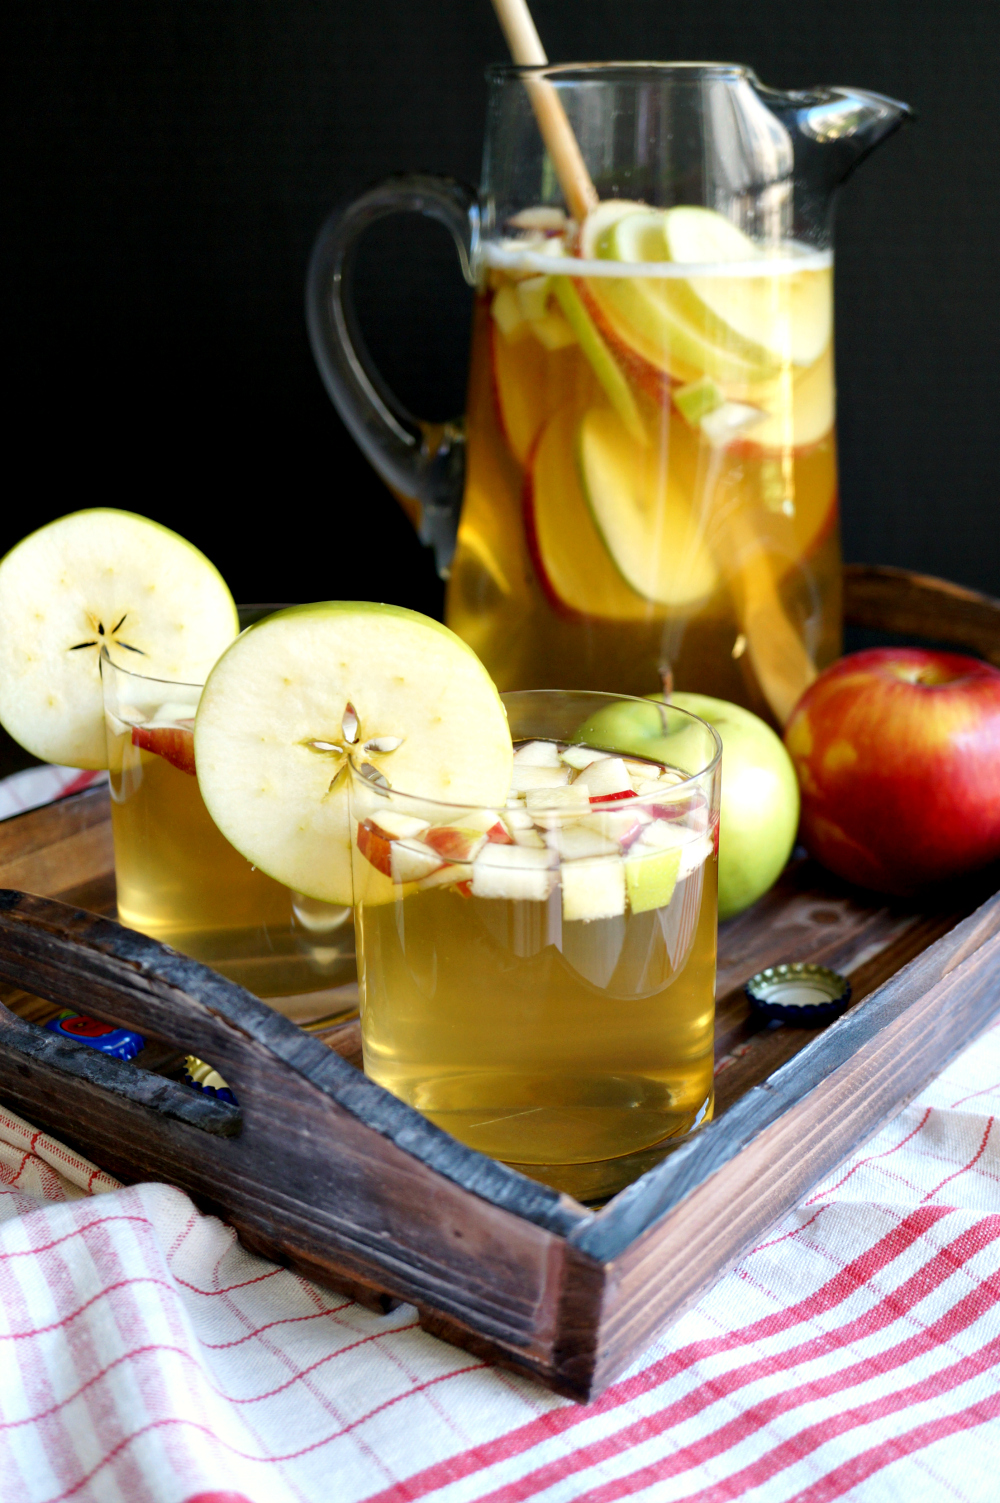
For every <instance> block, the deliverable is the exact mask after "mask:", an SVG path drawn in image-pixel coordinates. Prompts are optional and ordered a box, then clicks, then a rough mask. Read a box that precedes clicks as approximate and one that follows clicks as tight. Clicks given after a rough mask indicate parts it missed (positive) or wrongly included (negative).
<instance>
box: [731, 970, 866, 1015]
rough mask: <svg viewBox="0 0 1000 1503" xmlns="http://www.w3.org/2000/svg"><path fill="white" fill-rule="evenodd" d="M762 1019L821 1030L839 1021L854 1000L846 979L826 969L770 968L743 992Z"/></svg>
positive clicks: (753, 977)
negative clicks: (826, 1025) (825, 1024)
mask: <svg viewBox="0 0 1000 1503" xmlns="http://www.w3.org/2000/svg"><path fill="white" fill-rule="evenodd" d="M743 990H744V991H745V992H746V994H747V997H748V998H749V1000H750V1005H751V1007H752V1008H753V1009H754V1011H755V1012H756V1013H757V1014H758V1016H759V1017H762V1018H767V1019H768V1020H770V1021H775V1022H779V1023H791V1024H792V1025H793V1027H799V1028H821V1027H822V1026H823V1024H824V1023H832V1022H833V1020H834V1018H839V1017H840V1014H841V1013H842V1012H844V1011H845V1009H846V1008H847V1005H848V1003H849V1002H850V1000H851V983H850V982H849V981H848V980H847V978H846V976H841V975H839V974H838V973H837V972H836V971H831V970H830V968H829V966H825V965H807V964H804V963H802V962H797V963H796V964H794V965H771V966H768V968H767V970H766V971H758V972H757V974H756V976H751V978H750V980H749V981H748V982H747V984H746V986H745V987H744V988H743Z"/></svg>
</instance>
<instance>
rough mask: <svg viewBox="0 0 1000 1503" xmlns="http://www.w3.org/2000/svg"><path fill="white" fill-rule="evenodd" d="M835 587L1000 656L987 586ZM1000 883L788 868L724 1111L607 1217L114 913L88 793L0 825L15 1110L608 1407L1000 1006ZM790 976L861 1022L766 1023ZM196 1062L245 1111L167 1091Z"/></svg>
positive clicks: (737, 981)
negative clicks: (822, 985)
mask: <svg viewBox="0 0 1000 1503" xmlns="http://www.w3.org/2000/svg"><path fill="white" fill-rule="evenodd" d="M844 594H845V614H846V616H847V619H848V620H850V621H853V622H854V623H855V624H858V625H863V626H869V627H874V628H878V629H881V630H889V631H895V632H899V633H905V634H908V635H921V634H924V635H926V636H929V637H931V638H933V639H934V640H936V641H941V642H950V643H953V644H954V645H956V646H961V647H966V648H970V649H972V650H975V651H978V652H979V653H981V654H982V655H983V656H985V657H988V658H989V659H990V660H991V661H994V662H997V663H998V664H1000V603H998V602H996V601H992V600H990V599H989V598H988V597H986V596H981V595H976V594H974V592H971V591H967V590H961V589H959V588H958V587H957V586H952V585H948V584H945V583H944V582H942V581H936V580H932V579H929V578H927V577H925V576H918V575H910V574H906V573H905V572H904V571H899V570H888V569H875V568H869V567H861V566H855V567H853V568H849V569H847V570H845V575H844ZM997 886H998V876H997V873H996V872H987V873H981V874H979V875H977V876H976V877H975V878H974V879H972V880H970V881H968V882H966V883H964V884H952V885H951V886H950V887H949V889H948V890H947V892H945V893H943V894H938V895H930V896H928V897H927V898H925V900H923V901H922V902H921V903H904V902H896V901H886V900H882V899H880V898H878V897H877V896H875V895H872V894H865V893H862V892H859V891H857V890H855V889H852V888H850V887H848V886H847V885H846V884H844V883H840V882H838V881H836V880H835V879H833V878H831V877H830V876H829V875H828V874H826V873H823V872H822V871H820V869H819V868H817V867H815V866H814V865H813V864H811V863H810V862H808V861H805V860H800V861H796V862H793V863H792V865H791V866H790V867H789V869H788V871H787V872H786V873H785V874H784V876H783V877H782V879H781V881H780V882H779V884H778V885H777V886H776V887H775V889H774V890H773V891H772V892H771V893H770V894H768V895H767V897H765V898H764V899H762V901H761V902H760V903H759V904H757V905H756V906H755V908H754V909H752V910H750V911H749V912H748V913H746V914H743V915H741V916H740V917H739V918H738V919H736V920H734V921H732V922H731V923H730V924H728V925H724V926H723V927H722V930H721V932H720V951H719V996H718V1009H717V1025H716V1061H717V1074H716V1099H717V1106H716V1119H715V1121H713V1122H712V1123H710V1124H708V1126H707V1127H706V1128H705V1129H704V1131H703V1132H702V1133H700V1134H699V1135H698V1136H696V1137H693V1138H691V1139H689V1140H687V1141H686V1142H685V1143H683V1144H682V1145H680V1146H679V1147H678V1148H677V1149H676V1151H675V1152H674V1153H673V1154H672V1155H671V1156H670V1157H669V1158H667V1159H666V1160H664V1162H663V1163H661V1164H660V1165H659V1166H658V1167H657V1168H656V1169H654V1170H652V1171H651V1172H650V1173H648V1174H647V1175H645V1176H644V1177H643V1179H641V1180H640V1181H638V1182H637V1183H636V1184H635V1185H633V1186H631V1187H630V1188H629V1189H628V1190H626V1191H624V1192H623V1193H622V1194H621V1195H619V1196H618V1197H616V1198H615V1200H613V1201H612V1202H610V1204H609V1205H607V1206H606V1207H604V1208H603V1209H602V1210H600V1211H596V1212H594V1211H588V1210H586V1209H585V1208H584V1207H582V1206H579V1205H577V1204H576V1203H575V1202H574V1201H572V1200H570V1199H569V1198H568V1197H566V1196H561V1195H558V1194H557V1193H556V1192H555V1191H553V1190H549V1189H547V1188H546V1187H544V1186H541V1185H538V1184H535V1183H534V1182H533V1181H530V1180H528V1179H526V1178H524V1177H523V1176H521V1175H520V1174H518V1173H516V1172H515V1171H513V1170H511V1169H508V1168H506V1167H505V1166H504V1165H502V1164H497V1163H494V1162H493V1161H491V1160H489V1159H486V1158H484V1157H482V1156H481V1155H479V1154H477V1153H475V1152H474V1151H473V1150H471V1149H468V1148H465V1147H464V1146H463V1145H461V1144H459V1143H457V1142H455V1141H454V1140H453V1139H451V1138H450V1137H449V1136H448V1135H447V1134H446V1133H443V1132H441V1131H440V1130H439V1129H437V1128H435V1127H434V1126H433V1125H432V1124H431V1123H429V1122H427V1121H426V1120H425V1119H424V1118H423V1117H421V1116H419V1114H418V1113H416V1112H414V1111H412V1110H411V1109H410V1108H409V1107H406V1106H405V1105H404V1104H403V1103H402V1102H400V1101H397V1100H396V1099H395V1098H394V1097H392V1096H390V1095H388V1094H387V1093H386V1092H384V1091H382V1090H381V1089H380V1088H379V1087H378V1086H376V1085H375V1084H374V1082H372V1081H369V1080H367V1079H366V1078H365V1077H364V1076H363V1074H361V1072H360V1070H359V1068H358V1066H359V1065H360V1062H361V1061H360V1036H359V1031H358V1026H357V1024H356V1023H354V1024H346V1025H342V1026H341V1027H339V1028H336V1029H333V1030H331V1031H330V1032H329V1034H328V1035H327V1037H326V1040H325V1042H324V1041H321V1040H320V1039H318V1038H316V1037H309V1036H308V1035H306V1034H304V1033H303V1032H302V1031H301V1030H299V1029H298V1028H296V1027H295V1026H294V1025H293V1024H292V1023H290V1022H289V1021H288V1020H287V1019H285V1018H283V1017H281V1016H280V1015H279V1014H277V1013H275V1012H273V1011H272V1010H271V1009H269V1008H268V1007H266V1006H265V1005H264V1004H263V1003H261V1002H259V1001H258V1000H257V999H256V998H254V997H251V996H250V995H249V994H248V993H246V992H244V991H243V990H242V989H241V988H240V987H238V986H236V985H234V984H233V983H231V982H229V981H226V980H224V978H222V977H220V976H218V975H217V974H216V973H214V972H212V971H210V970H208V969H207V968H206V967H204V966H200V965H198V964H197V963H196V962H194V961H191V960H187V959H186V958H184V957H182V956H178V955H176V954H174V953H173V952H172V951H170V950H167V949H166V948H165V947H163V946H161V945H157V944H156V943H154V942H153V941H151V940H148V939H145V938H144V937H143V936H141V935H136V934H133V933H131V932H130V931H128V930H124V929H122V928H120V927H119V926H118V925H117V924H114V923H112V922H109V921H107V920H104V919H102V918H99V917H96V916H95V914H97V913H100V912H111V911H113V902H114V885H113V871H112V853H111V841H110V827H109V819H108V798H107V793H106V791H104V790H95V791H92V792H90V793H87V794H83V795H79V796H77V797H75V798H72V799H69V800H66V801H64V802H63V803H62V804H58V805H53V806H50V807H49V808H47V809H43V810H38V811H35V812H33V813H31V814H26V815H23V816H20V817H19V818H17V819H14V820H10V821H8V822H7V823H6V824H2V825H0V887H5V888H8V889H10V888H14V889H21V890H20V891H13V892H5V893H0V997H2V998H3V999H4V1000H5V1001H6V1002H7V1004H8V1005H7V1007H3V1006H0V1045H2V1047H0V1095H2V1097H3V1098H4V1099H5V1100H6V1101H8V1102H10V1104H11V1105H12V1106H13V1107H14V1109H15V1110H18V1111H21V1112H22V1113H23V1114H24V1115H25V1116H27V1117H29V1118H30V1119H32V1120H34V1121H36V1122H38V1123H40V1124H41V1125H43V1126H45V1127H47V1128H48V1129H49V1130H51V1131H53V1132H55V1133H57V1134H58V1135H59V1136H61V1137H63V1138H65V1139H66V1140H67V1141H69V1142H71V1143H73V1144H74V1145H75V1146H77V1147H79V1148H80V1149H81V1150H83V1151H84V1152H86V1153H87V1154H89V1155H90V1156H91V1157H93V1158H94V1159H96V1161H97V1162H98V1163H100V1164H101V1165H102V1166H104V1167H105V1168H107V1169H108V1170H110V1171H111V1172H112V1173H113V1174H117V1175H118V1176H119V1177H120V1178H122V1179H124V1180H126V1181H130V1180H136V1179H139V1178H142V1177H148V1176H155V1177H158V1178H161V1179H164V1180H167V1181H169V1182H171V1183H174V1184H177V1185H179V1186H181V1187H182V1188H183V1189H185V1190H187V1191H188V1192H189V1193H191V1194H192V1195H193V1196H194V1197H195V1198H196V1200H198V1202H199V1203H200V1204H202V1205H203V1206H205V1207H207V1208H209V1209H212V1210H215V1211H217V1212H218V1213H219V1214H222V1215H224V1216H226V1218H227V1219H228V1220H229V1221H230V1222H231V1223H232V1224H233V1225H234V1226H235V1228H236V1230H237V1232H238V1233H239V1235H240V1237H241V1238H242V1239H243V1241H244V1242H245V1243H246V1244H247V1245H248V1246H250V1247H252V1248H254V1249H256V1250H258V1251H261V1252H263V1253H265V1254H267V1255H268V1256H270V1257H274V1258H277V1259H279V1260H281V1261H284V1262H286V1263H288V1264H289V1265H290V1266H292V1267H294V1268H296V1269H298V1270H300V1271H301V1272H303V1273H304V1274H306V1275H308V1276H310V1277H313V1278H316V1279H318V1280H320V1281H321V1282H325V1283H328V1284H331V1285H333V1286H334V1287H336V1288H339V1289H343V1290H344V1291H345V1292H347V1293H350V1294H352V1295H354V1296H355V1297H356V1298H359V1299H361V1300H363V1301H364V1302H365V1303H367V1304H369V1305H371V1306H372V1307H373V1308H376V1309H379V1308H386V1307H387V1306H388V1305H390V1304H391V1303H393V1302H394V1301H397V1300H400V1299H403V1300H409V1301H412V1302H413V1303H414V1304H415V1305H416V1306H417V1308H418V1311H419V1313H420V1319H421V1322H422V1324H424V1326H425V1327H426V1328H427V1329H428V1330H431V1331H434V1332H435V1333H436V1334H438V1335H441V1336H443V1337H445V1338H446V1339H448V1340H450V1341H454V1342H457V1343H458V1344H460V1345H462V1346H465V1347H468V1348H469V1349H470V1350H472V1351H475V1352H478V1353H481V1354H483V1355H486V1356H488V1357H490V1358H491V1359H492V1360H495V1361H499V1362H502V1363H504V1364H506V1365H508V1366H511V1367H513V1368H515V1369H516V1370H517V1371H519V1372H523V1373H528V1374H531V1375H533V1376H535V1377H537V1378H538V1379H539V1380H540V1381H542V1382H544V1383H546V1384H547V1385H549V1386H550V1387H552V1388H555V1389H557V1390H559V1391H560V1392H563V1393H568V1394H570V1395H572V1396H573V1397H575V1398H580V1399H583V1398H592V1397H594V1396H595V1395H596V1394H597V1393H599V1392H600V1391H601V1389H602V1388H603V1387H604V1386H605V1385H606V1384H607V1383H608V1382H610V1381H611V1380H612V1379H613V1378H614V1377H615V1376H616V1375H617V1374H618V1373H619V1372H620V1371H621V1370H622V1368H623V1367H624V1366H626V1365H627V1364H628V1363H629V1362H631V1361H632V1360H633V1359H634V1358H635V1357H636V1356H637V1355H638V1353H639V1352H640V1351H641V1350H642V1348H643V1347H644V1346H645V1345H646V1344H647V1343H648V1342H649V1341H650V1340H651V1339H652V1337H653V1336H655V1334H656V1332H657V1331H658V1330H660V1329H662V1327H663V1326H664V1325H665V1324H666V1323H667V1322H669V1321H670V1320H672V1319H674V1318H676V1316H677V1315H678V1314H679V1313H680V1312H681V1311H682V1310H683V1309H685V1308H686V1307H687V1306H688V1305H689V1304H690V1303H691V1302H692V1301H693V1300H694V1299H696V1298H697V1297H698V1296H699V1295H700V1294H701V1293H702V1292H703V1291H704V1289H705V1288H707V1287H708V1285H709V1284H710V1283H711V1282H712V1281H713V1280H714V1279H715V1278H717V1277H718V1276H719V1274H720V1273H721V1272H723V1270H724V1269H726V1268H728V1267H731V1266H732V1265H733V1264H734V1263H735V1262H736V1261H737V1260H738V1259H739V1258H740V1256H741V1255H742V1254H743V1253H744V1251H745V1250H746V1248H747V1247H748V1246H750V1245H752V1244H753V1242H755V1241H757V1240H759V1239H760V1237H761V1236H762V1235H763V1234H764V1232H765V1231H766V1229H767V1227H768V1226H769V1225H771V1224H773V1222H774V1221H775V1220H776V1219H777V1218H779V1217H780V1216H781V1215H782V1214H783V1213H785V1212H786V1211H787V1210H789V1209H790V1208H791V1207H792V1206H794V1205H795V1204H796V1203H798V1202H799V1201H801V1200H802V1199H803V1198H805V1197H806V1196H807V1195H808V1193H809V1190H810V1189H811V1188H812V1186H813V1185H815V1184H816V1182H817V1181H818V1180H819V1179H820V1178H821V1177H822V1176H824V1175H826V1174H828V1173H829V1172H831V1171H832V1170H833V1169H834V1168H835V1167H836V1165H837V1164H838V1163H839V1162H841V1161H842V1160H843V1159H844V1158H845V1157H846V1156H847V1155H848V1154H849V1153H850V1152H851V1151H852V1150H853V1149H854V1148H855V1147H856V1146H857V1144H859V1143H860V1142H862V1141H864V1139H865V1138H867V1137H869V1136H871V1134H872V1133H874V1132H875V1131H876V1130H877V1129H878V1128H879V1127H880V1126H881V1125H882V1124H883V1123H884V1122H885V1121H886V1120H887V1119H888V1118H890V1117H891V1116H893V1115H894V1114H895V1113H897V1112H898V1111H900V1110H901V1109H902V1107H903V1106H905V1104H906V1102H907V1101H909V1100H911V1099H912V1097H913V1096H914V1095H915V1094H916V1092H918V1091H919V1090H920V1089H921V1088H922V1086H923V1085H924V1084H926V1082H927V1081H928V1080H929V1079H930V1078H932V1076H933V1075H934V1074H935V1073H936V1072H937V1071H938V1070H939V1069H940V1068H941V1067H942V1065H943V1064H944V1063H945V1061H946V1060H947V1059H949V1058H950V1057H951V1056H952V1055H953V1054H955V1053H956V1052H957V1051H958V1050H959V1049H961V1048H962V1047H964V1046H965V1044H966V1043H967V1042H968V1041H969V1040H970V1039H972V1038H974V1037H975V1035H976V1033H977V1032H978V1031H979V1030H980V1029H982V1028H983V1027H984V1026H986V1025H987V1024H988V1023H989V1022H990V1021H991V1020H992V1018H994V1017H995V1016H996V1015H997V1014H998V1013H1000V894H996V889H997ZM26 891H27V892H30V893H34V894H37V895H38V896H25V892H26ZM59 897H61V898H63V899H64V900H67V902H68V904H70V905H74V906H66V904H65V903H60V902H58V901H55V899H56V898H59ZM88 909H89V910H91V911H89V912H88V911H86V910H88ZM781 960H820V961H824V962H825V963H827V964H831V965H833V966H835V967H836V968H837V969H838V970H842V971H846V972H847V973H848V974H849V975H850V977H851V980H852V985H853V989H854V999H855V1001H854V1004H853V1005H852V1008H851V1010H850V1011H849V1012H848V1013H847V1014H846V1015H845V1016H844V1017H843V1018H842V1019H840V1020H839V1021H838V1022H837V1023H836V1024H834V1025H833V1026H832V1027H830V1028H828V1029H826V1030H822V1031H812V1032H810V1031H807V1030H796V1029H792V1028H788V1027H780V1026H777V1025H770V1026H768V1027H764V1028H761V1027H759V1026H758V1025H757V1024H756V1023H755V1022H754V1020H753V1019H752V1017H751V1015H750V1011H749V1008H748V1006H747V1003H746V999H745V997H744V995H743V991H742V986H743V982H744V981H745V980H746V979H747V978H748V977H749V976H750V975H752V974H753V973H754V972H755V971H756V970H759V969H760V968H761V967H763V966H765V965H768V964H773V963H775V962H778V961H781ZM57 1004H58V1005H67V1004H68V1005H73V1006H79V1007H81V1008H82V1009H84V1010H85V1011H88V1012H91V1013H93V1014H94V1015H95V1016H97V1017H100V1018H104V1019H106V1020H107V1021H109V1022H115V1023H119V1024H123V1025H124V1026H127V1027H134V1028H137V1029H138V1030H139V1031H140V1032H142V1033H143V1034H144V1035H145V1036H146V1037H147V1040H148V1044H147V1049H146V1050H145V1051H144V1052H143V1054H142V1055H141V1056H140V1059H139V1062H138V1064H139V1066H143V1065H145V1066H148V1068H145V1069H144V1068H138V1067H134V1066H126V1065H117V1064H116V1062H114V1061H106V1060H103V1059H101V1057H100V1056H96V1055H94V1054H93V1052H92V1051H88V1050H86V1049H85V1048H84V1046H81V1045H77V1044H72V1043H69V1042H67V1041H65V1040H61V1039H58V1038H57V1037H56V1036H55V1035H52V1034H48V1033H45V1032H44V1031H42V1030H40V1029H39V1028H38V1027H37V1024H38V1023H39V1022H41V1021H44V1020H45V1018H46V1017H47V1016H49V1015H50V1013H51V1010H52V1008H53V1006H54V1005H57ZM189 1051H190V1052H194V1053H197V1054H200V1055H201V1056H202V1057H203V1058H207V1059H209V1060H211V1062H212V1063H213V1064H215V1065H216V1066H217V1067H218V1068H219V1069H220V1070H221V1071H222V1073H223V1074H224V1075H225V1076H226V1078H227V1079H228V1080H229V1081H230V1083H231V1084H232V1086H233V1088H234V1090H235V1092H236V1095H237V1097H238V1099H239V1102H240V1107H239V1109H238V1110H237V1109H233V1108H228V1109H222V1104H221V1103H217V1102H207V1101H206V1100H205V1098H202V1097H199V1096H196V1095H195V1093H193V1092H191V1091H189V1089H188V1088H187V1087H184V1086H183V1085H181V1084H179V1083H178V1082H177V1081H176V1080H174V1079H171V1078H169V1077H170V1075H171V1071H173V1072H174V1073H176V1063H177V1060H178V1058H179V1055H180V1054H181V1053H185V1052H189ZM108 1067H112V1068H108ZM210 1108H216V1110H211V1109H210ZM227 1134H228V1135H227Z"/></svg>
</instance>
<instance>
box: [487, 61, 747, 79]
mask: <svg viewBox="0 0 1000 1503" xmlns="http://www.w3.org/2000/svg"><path fill="white" fill-rule="evenodd" d="M485 72H486V80H487V82H488V83H508V82H510V81H511V80H512V79H525V78H549V79H552V80H553V81H555V82H559V81H562V82H564V83H590V82H593V81H595V80H596V81H598V82H599V81H601V79H606V80H607V81H609V82H610V76H611V75H612V74H615V73H621V74H625V75H626V76H629V75H631V76H633V77H638V76H639V75H641V74H647V75H652V76H653V77H660V78H664V77H667V76H668V75H670V74H678V75H680V76H682V77H683V76H684V75H687V76H688V77H690V78H700V77H706V76H707V77H716V78H733V79H749V80H751V81H752V82H757V75H756V73H755V72H754V70H753V69H752V68H751V67H749V66H748V65H747V64H746V63H716V62H699V61H697V60H695V61H691V62H657V61H654V60H652V59H631V60H629V59H626V60H623V61H621V62H603V63H583V62H582V63H509V62H505V63H490V64H489V65H488V66H487V68H486V70H485Z"/></svg>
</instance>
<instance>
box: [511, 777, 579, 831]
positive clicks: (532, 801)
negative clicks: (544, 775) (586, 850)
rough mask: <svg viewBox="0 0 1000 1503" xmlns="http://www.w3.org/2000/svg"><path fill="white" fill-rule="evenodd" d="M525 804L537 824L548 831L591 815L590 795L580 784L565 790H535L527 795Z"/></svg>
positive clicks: (573, 784) (570, 785)
mask: <svg viewBox="0 0 1000 1503" xmlns="http://www.w3.org/2000/svg"><path fill="white" fill-rule="evenodd" d="M525 803H526V805H527V809H528V813H529V814H530V815H531V817H532V819H533V820H534V821H535V823H536V824H538V825H542V826H544V827H545V828H546V829H552V828H554V827H555V826H556V825H560V824H563V823H564V822H566V821H567V820H572V819H580V818H582V816H583V815H584V814H589V813H590V794H589V793H588V791H587V788H586V786H584V785H582V784H578V783H570V784H569V785H568V787H565V788H533V789H531V790H530V791H529V792H528V793H527V794H526V795H525Z"/></svg>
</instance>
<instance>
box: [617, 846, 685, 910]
mask: <svg viewBox="0 0 1000 1503" xmlns="http://www.w3.org/2000/svg"><path fill="white" fill-rule="evenodd" d="M681 854H682V851H681V847H680V846H679V845H675V846H668V847H666V848H663V849H659V850H647V849H645V848H644V847H643V846H642V842H641V841H638V842H636V844H635V845H634V846H633V847H632V850H631V852H630V854H629V855H628V856H626V858H625V886H626V890H627V892H628V901H629V907H630V908H631V909H632V912H633V913H647V912H648V911H649V910H650V909H652V908H666V906H667V904H668V903H669V902H670V900H671V898H672V897H673V895H674V888H675V887H676V886H677V878H678V873H679V872H680V867H681Z"/></svg>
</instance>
